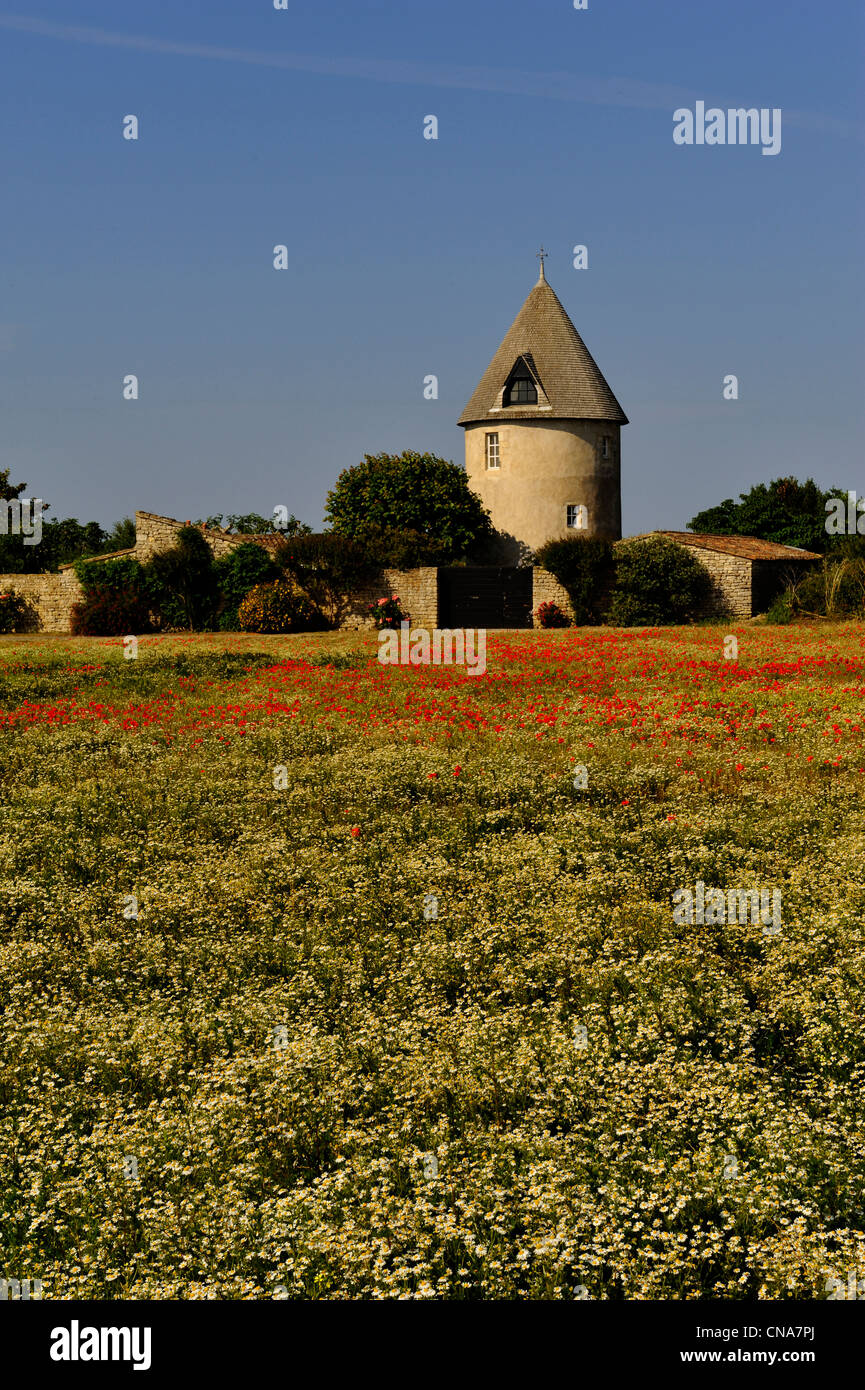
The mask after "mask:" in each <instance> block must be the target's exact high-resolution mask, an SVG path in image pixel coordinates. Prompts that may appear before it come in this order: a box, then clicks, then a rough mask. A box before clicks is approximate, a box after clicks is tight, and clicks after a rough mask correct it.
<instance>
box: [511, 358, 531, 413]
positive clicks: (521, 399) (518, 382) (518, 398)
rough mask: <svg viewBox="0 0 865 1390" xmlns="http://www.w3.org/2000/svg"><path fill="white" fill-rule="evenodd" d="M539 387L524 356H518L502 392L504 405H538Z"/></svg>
mask: <svg viewBox="0 0 865 1390" xmlns="http://www.w3.org/2000/svg"><path fill="white" fill-rule="evenodd" d="M537 403H538V388H537V386H536V385H535V380H534V377H533V376H532V374H531V372H530V371H529V368H528V366H527V364H526V360H525V358H524V357H518V358H517V360H516V362H515V364H514V366H513V369H512V371H511V374H510V376H509V377H508V380H507V384H506V386H505V389H504V392H503V394H502V405H503V406H509V405H537Z"/></svg>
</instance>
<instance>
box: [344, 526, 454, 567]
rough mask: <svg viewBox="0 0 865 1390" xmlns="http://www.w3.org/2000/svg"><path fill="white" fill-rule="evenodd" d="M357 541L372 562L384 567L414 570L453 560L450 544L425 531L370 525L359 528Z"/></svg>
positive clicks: (444, 563)
mask: <svg viewBox="0 0 865 1390" xmlns="http://www.w3.org/2000/svg"><path fill="white" fill-rule="evenodd" d="M355 541H356V543H357V544H358V545H360V546H362V547H363V549H364V550H365V551H366V554H367V557H368V559H369V560H370V562H373V563H375V564H377V565H380V566H381V568H382V569H395V570H410V569H416V568H417V567H418V566H419V565H446V564H448V563H449V561H450V555H449V552H448V547H447V546H446V545H443V544H442V543H441V542H440V541H438V540H436V539H435V538H434V537H432V536H425V535H424V534H423V533H422V532H421V531H397V530H387V529H386V528H384V527H381V526H373V525H372V524H370V525H369V526H362V527H359V528H358V531H357V535H356V536H355Z"/></svg>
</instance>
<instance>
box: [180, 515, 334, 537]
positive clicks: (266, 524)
mask: <svg viewBox="0 0 865 1390" xmlns="http://www.w3.org/2000/svg"><path fill="white" fill-rule="evenodd" d="M195 525H196V526H207V527H209V528H211V529H216V530H220V531H231V532H234V533H235V534H237V535H241V536H265V535H273V534H274V533H276V534H277V535H282V536H300V535H310V534H311V533H312V527H311V526H307V524H306V522H305V521H299V520H298V518H297V517H296V516H294V515H293V514H292V515H291V516H290V517H289V518H288V520H287V521H286V523H285V524H284V525H283V526H277V525H276V524H275V521H274V518H273V517H272V516H262V515H261V514H260V512H229V514H228V515H227V516H225V515H224V514H223V513H222V512H216V513H215V514H214V515H213V516H208V517H205V518H204V520H203V521H202V520H199V521H196V522H195Z"/></svg>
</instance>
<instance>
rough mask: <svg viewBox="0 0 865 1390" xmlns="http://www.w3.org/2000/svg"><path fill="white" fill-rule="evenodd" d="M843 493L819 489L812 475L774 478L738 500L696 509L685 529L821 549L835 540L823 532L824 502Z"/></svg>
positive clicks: (758, 484)
mask: <svg viewBox="0 0 865 1390" xmlns="http://www.w3.org/2000/svg"><path fill="white" fill-rule="evenodd" d="M844 495H846V494H843V493H841V492H840V490H839V489H838V488H831V489H830V490H829V491H828V492H823V491H821V489H820V488H819V487H818V486H817V484H816V483H815V482H814V479H813V478H807V479H806V481H805V482H804V483H800V482H799V481H798V479H796V478H775V479H773V481H772V482H771V483H768V484H766V483H757V485H756V486H755V487H752V488H751V490H750V492H742V493H740V494H739V501H738V502H734V501H733V499H732V497H728V498H726V499H725V500H724V501H723V502H721V503H719V504H718V506H716V507H708V508H707V509H706V510H705V511H702V512H698V513H697V515H696V516H695V517H692V518H691V520H690V521H689V522H688V530H689V531H694V532H696V533H697V534H698V535H704V536H706V535H715V536H757V537H759V538H760V539H761V540H764V541H775V542H776V543H777V544H779V545H795V546H799V547H801V548H802V549H803V550H814V551H818V552H822V551H824V550H828V549H830V548H832V546H833V543H834V542H835V540H836V538H835V537H833V536H830V535H828V534H827V532H826V502H827V500H828V499H829V498H830V497H836V496H844Z"/></svg>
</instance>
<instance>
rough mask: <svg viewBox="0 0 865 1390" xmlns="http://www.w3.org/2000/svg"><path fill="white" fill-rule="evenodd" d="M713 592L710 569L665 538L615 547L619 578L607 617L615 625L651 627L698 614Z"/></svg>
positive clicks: (648, 539) (658, 537)
mask: <svg viewBox="0 0 865 1390" xmlns="http://www.w3.org/2000/svg"><path fill="white" fill-rule="evenodd" d="M710 589H711V579H710V577H709V573H708V571H707V570H706V569H705V568H704V566H703V565H701V564H700V562H699V560H698V559H697V558H696V557H695V556H694V555H693V554H692V553H691V551H690V550H688V549H687V547H686V546H683V545H679V544H678V543H677V542H676V541H672V540H670V539H669V538H668V537H667V536H649V537H646V538H645V539H634V540H630V541H623V542H622V543H621V544H619V545H617V546H616V578H615V583H614V586H613V593H612V599H611V602H610V609H609V619H610V622H612V623H614V624H615V625H616V626H617V627H642V626H644V625H650V626H652V627H655V626H658V625H660V624H663V623H681V622H686V621H687V620H688V619H690V618H694V617H696V616H697V614H698V612H699V610H700V608H701V606H702V605H703V603H705V601H706V599H707V598H708V596H709V592H710Z"/></svg>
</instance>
